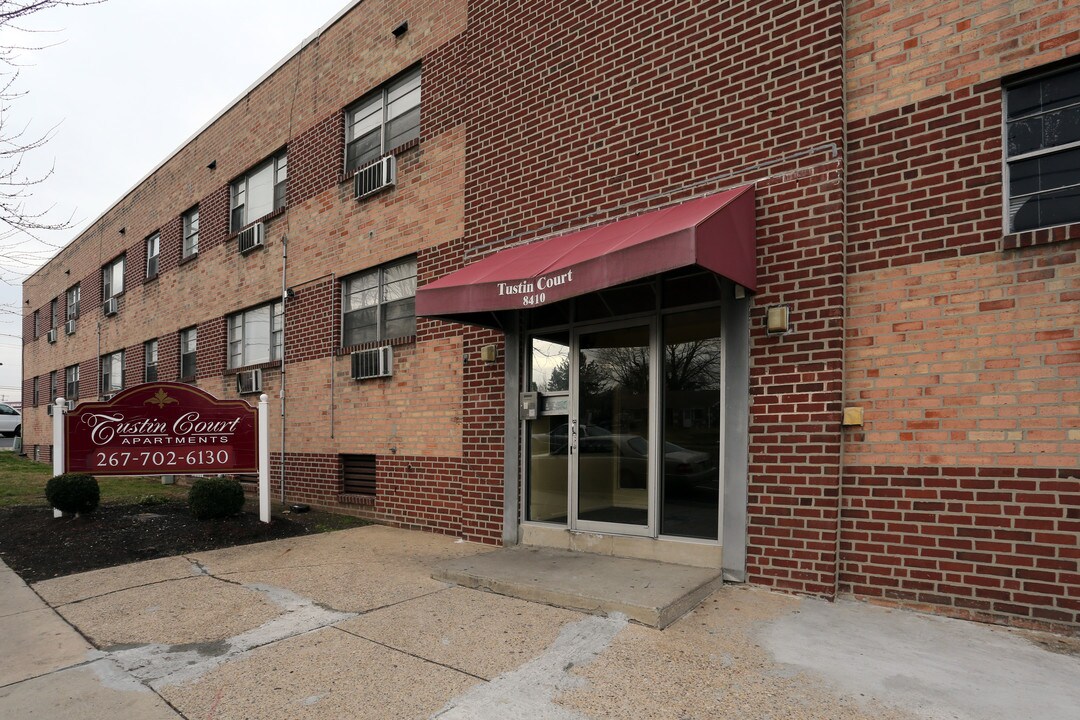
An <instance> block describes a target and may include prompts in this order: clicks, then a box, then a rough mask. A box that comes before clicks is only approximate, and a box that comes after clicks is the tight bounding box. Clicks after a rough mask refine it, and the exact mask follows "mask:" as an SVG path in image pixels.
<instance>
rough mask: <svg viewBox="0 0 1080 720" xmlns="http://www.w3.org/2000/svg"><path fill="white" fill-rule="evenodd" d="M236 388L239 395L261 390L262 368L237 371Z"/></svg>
mask: <svg viewBox="0 0 1080 720" xmlns="http://www.w3.org/2000/svg"><path fill="white" fill-rule="evenodd" d="M236 390H237V392H239V393H240V394H241V395H248V394H250V393H257V392H262V370H259V369H255V370H245V371H244V372H241V373H237V374H236Z"/></svg>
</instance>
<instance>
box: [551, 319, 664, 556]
mask: <svg viewBox="0 0 1080 720" xmlns="http://www.w3.org/2000/svg"><path fill="white" fill-rule="evenodd" d="M652 337H653V332H652V324H651V323H638V324H633V325H621V326H615V327H604V328H600V329H597V330H587V331H586V330H581V331H578V332H576V333H575V334H574V342H573V346H574V348H575V349H576V353H575V355H576V360H575V362H574V364H573V365H574V367H573V370H574V372H573V374H572V378H571V380H572V388H573V391H572V392H571V415H570V427H569V435H570V437H569V449H570V472H571V501H572V502H571V509H572V513H571V519H572V522H571V526H572V527H573V528H575V529H580V530H591V531H597V532H613V533H622V534H634V535H651V534H653V533H652V528H653V525H654V513H653V507H654V502H653V497H654V487H655V484H656V480H655V478H656V476H657V473H656V469H655V467H654V466H655V465H656V462H655V458H654V453H652V452H651V450H650V448H653V447H656V445H657V443H656V438H655V437H654V436H655V434H656V433H657V431H658V429H657V427H656V425H657V424H656V422H655V421H654V419H653V418H654V410H655V408H656V406H657V403H656V399H655V397H654V396H655V394H656V387H657V382H656V378H655V375H656V361H655V358H654V350H653V343H652V342H650V340H651V338H652Z"/></svg>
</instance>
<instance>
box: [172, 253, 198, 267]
mask: <svg viewBox="0 0 1080 720" xmlns="http://www.w3.org/2000/svg"><path fill="white" fill-rule="evenodd" d="M198 259H199V253H197V252H193V253H191V254H190V255H186V256H184V257H182V258H180V260H179V262H177V265H187V264H188V263H190V262H195V261H196V260H198Z"/></svg>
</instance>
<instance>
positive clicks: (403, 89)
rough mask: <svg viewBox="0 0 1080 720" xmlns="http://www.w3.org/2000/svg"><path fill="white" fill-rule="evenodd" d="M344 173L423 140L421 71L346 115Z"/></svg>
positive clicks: (401, 78)
mask: <svg viewBox="0 0 1080 720" xmlns="http://www.w3.org/2000/svg"><path fill="white" fill-rule="evenodd" d="M345 132H346V145H345V172H346V173H351V172H353V171H354V170H356V169H358V168H361V167H363V166H364V165H367V164H368V163H370V162H373V161H375V160H378V159H379V157H380V156H382V155H385V154H386V153H388V152H390V151H391V150H393V149H394V148H396V147H398V146H399V145H404V144H405V143H407V142H409V141H410V140H414V139H416V138H418V137H420V68H417V69H415V70H412V71H410V72H408V73H406V74H405V75H404V76H402V77H400V78H398V79H397V80H394V81H393V82H391V83H389V84H387V85H386V86H384V87H382V88H380V89H379V90H376V91H375V92H373V93H372V94H371V95H368V96H367V97H365V98H364V99H363V100H361V101H360V102H358V103H356V104H355V105H353V106H352V107H350V108H349V109H348V110H346V111H345Z"/></svg>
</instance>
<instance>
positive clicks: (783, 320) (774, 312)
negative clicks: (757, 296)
mask: <svg viewBox="0 0 1080 720" xmlns="http://www.w3.org/2000/svg"><path fill="white" fill-rule="evenodd" d="M765 329H766V330H767V331H768V333H769V334H770V335H781V334H783V333H786V332H787V331H788V330H790V329H791V314H790V312H789V310H788V306H787V305H773V306H771V307H769V309H768V310H766V311H765Z"/></svg>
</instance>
